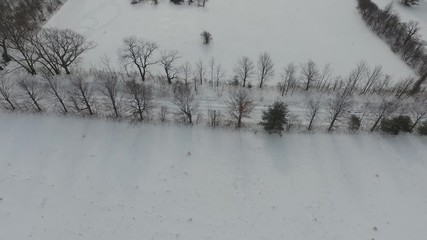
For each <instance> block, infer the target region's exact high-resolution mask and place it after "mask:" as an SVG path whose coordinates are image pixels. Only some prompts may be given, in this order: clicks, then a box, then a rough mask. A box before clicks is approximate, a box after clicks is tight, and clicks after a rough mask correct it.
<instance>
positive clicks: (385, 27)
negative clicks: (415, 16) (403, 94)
mask: <svg viewBox="0 0 427 240" xmlns="http://www.w3.org/2000/svg"><path fill="white" fill-rule="evenodd" d="M358 9H359V12H360V14H361V15H362V18H363V20H364V21H365V22H366V23H367V24H368V25H369V26H370V27H371V29H372V30H373V31H374V32H375V33H376V34H377V35H378V36H380V37H381V38H383V39H384V40H385V41H386V42H387V43H388V44H389V46H390V47H391V49H392V50H393V51H394V52H396V53H399V54H400V56H401V58H402V59H403V60H404V61H405V62H406V63H407V64H408V65H409V66H410V67H412V68H413V69H415V70H416V71H417V72H418V73H419V74H420V75H421V76H422V78H420V79H419V81H417V83H416V84H415V86H414V88H413V93H414V94H415V93H417V92H418V91H419V90H420V87H421V84H422V83H423V82H425V80H426V79H427V52H426V48H425V42H424V41H423V40H422V39H421V37H420V30H421V27H420V26H419V24H418V22H408V23H405V22H403V21H402V20H401V19H400V17H399V15H398V14H397V13H396V12H395V11H394V10H393V5H392V4H389V5H388V6H387V7H386V8H385V9H380V8H379V7H378V6H377V5H376V4H375V3H374V2H372V1H371V0H358Z"/></svg>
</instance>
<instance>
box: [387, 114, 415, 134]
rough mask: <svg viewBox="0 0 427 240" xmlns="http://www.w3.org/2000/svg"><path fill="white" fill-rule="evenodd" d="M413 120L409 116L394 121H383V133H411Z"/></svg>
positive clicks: (395, 118)
mask: <svg viewBox="0 0 427 240" xmlns="http://www.w3.org/2000/svg"><path fill="white" fill-rule="evenodd" d="M411 126H412V120H411V118H410V117H409V116H403V115H400V116H398V117H394V118H392V119H383V120H382V121H381V131H383V132H385V133H390V134H393V135H397V134H399V133H400V132H410V131H411Z"/></svg>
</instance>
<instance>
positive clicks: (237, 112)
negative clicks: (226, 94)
mask: <svg viewBox="0 0 427 240" xmlns="http://www.w3.org/2000/svg"><path fill="white" fill-rule="evenodd" d="M226 104H227V108H228V114H229V115H230V117H231V119H232V121H233V122H234V124H235V125H236V127H237V128H241V127H242V126H243V122H242V121H243V119H245V118H250V117H251V113H252V111H253V110H254V108H255V104H254V100H253V99H252V97H251V95H249V93H248V92H247V91H246V90H244V89H239V90H237V91H235V92H233V93H232V95H231V96H230V99H229V100H228V101H227V102H226Z"/></svg>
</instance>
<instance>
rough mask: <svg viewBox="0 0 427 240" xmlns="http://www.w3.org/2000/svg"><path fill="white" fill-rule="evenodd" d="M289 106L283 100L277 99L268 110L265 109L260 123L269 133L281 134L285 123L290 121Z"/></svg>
mask: <svg viewBox="0 0 427 240" xmlns="http://www.w3.org/2000/svg"><path fill="white" fill-rule="evenodd" d="M288 113H289V111H288V106H287V105H286V104H285V103H284V102H282V101H276V102H274V104H273V105H272V106H270V107H269V108H268V110H267V111H263V114H262V121H261V122H260V124H261V125H262V126H263V127H264V129H265V130H266V131H267V132H268V133H278V134H281V133H282V132H283V131H284V125H286V124H287V123H288Z"/></svg>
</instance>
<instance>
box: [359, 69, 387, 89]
mask: <svg viewBox="0 0 427 240" xmlns="http://www.w3.org/2000/svg"><path fill="white" fill-rule="evenodd" d="M382 69H383V67H382V66H381V65H377V66H375V68H374V69H373V70H372V71H370V70H369V69H367V70H366V72H365V73H366V83H365V86H364V87H363V88H362V91H361V94H363V95H365V94H366V93H368V92H369V91H371V88H372V87H373V86H375V84H376V83H377V82H378V80H380V79H381V77H382V76H383V72H382Z"/></svg>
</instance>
